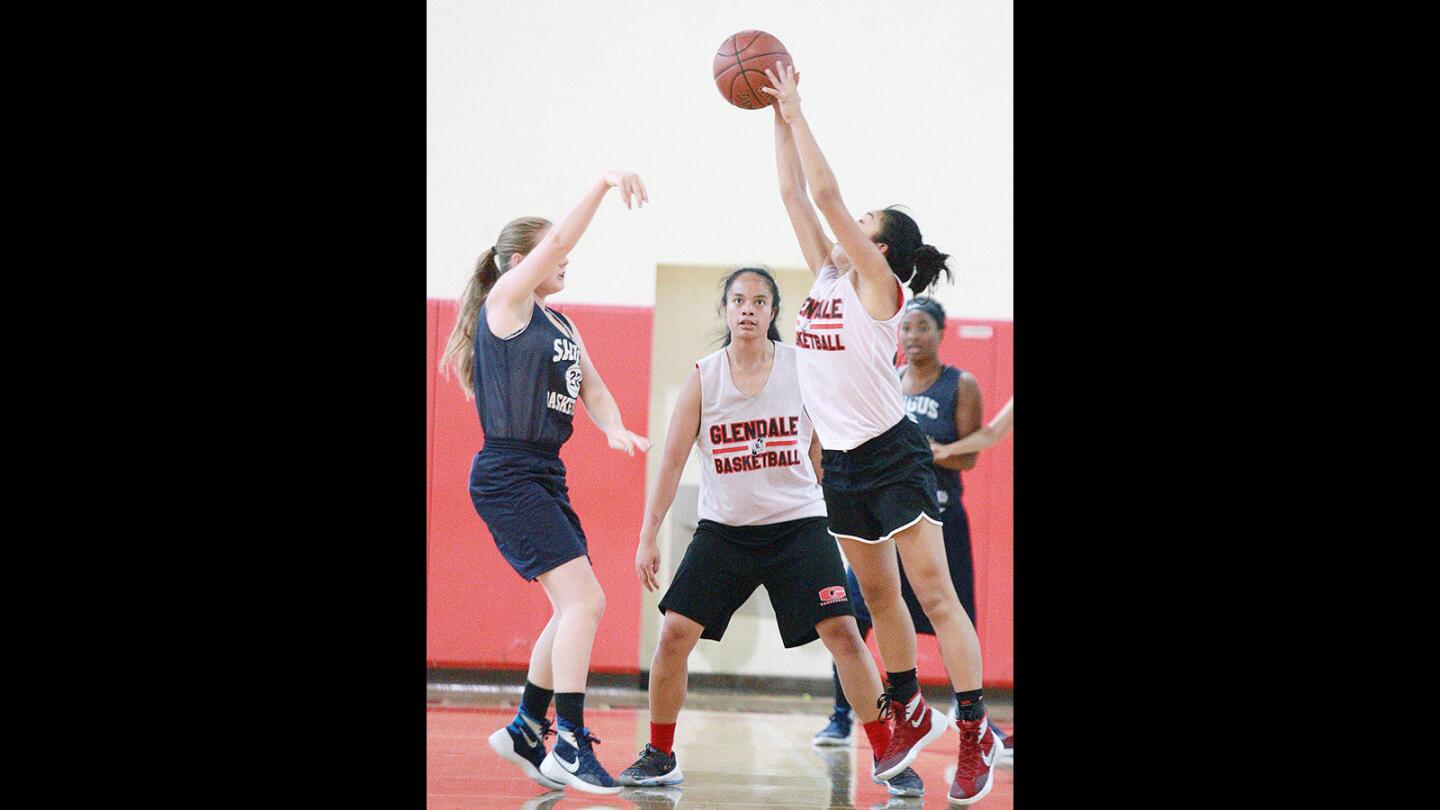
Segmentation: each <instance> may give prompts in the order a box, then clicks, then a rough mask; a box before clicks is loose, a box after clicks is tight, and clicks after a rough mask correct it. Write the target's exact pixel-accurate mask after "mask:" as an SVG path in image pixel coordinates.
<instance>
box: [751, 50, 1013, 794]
mask: <svg viewBox="0 0 1440 810" xmlns="http://www.w3.org/2000/svg"><path fill="white" fill-rule="evenodd" d="M765 74H766V77H767V78H769V80H770V86H769V87H763V88H761V92H764V93H766V94H768V95H770V96H772V97H773V99H774V103H773V104H772V106H773V107H775V156H776V166H777V170H778V172H779V178H780V196H781V200H782V201H783V202H784V205H785V211H786V213H787V214H788V215H789V218H790V224H791V226H792V227H793V228H794V230H795V236H796V238H797V239H798V240H799V242H800V249H801V252H802V253H804V255H805V263H806V264H807V265H808V266H809V267H810V270H811V272H812V273H814V274H815V282H814V284H813V285H812V286H811V287H810V294H809V296H808V297H807V298H806V300H805V303H804V304H802V305H801V307H800V311H799V313H798V316H797V318H796V324H795V346H796V348H797V349H798V350H799V351H798V357H797V359H798V364H797V368H798V371H799V376H800V387H801V391H802V394H803V397H804V404H805V412H806V413H807V414H808V415H809V416H810V419H811V420H812V421H813V422H814V425H815V434H816V435H817V436H819V438H820V444H821V446H822V448H823V452H822V453H821V465H822V467H823V468H824V477H823V479H822V480H821V487H822V489H823V491H824V496H825V507H826V511H827V513H828V521H829V531H830V533H831V534H832V535H834V536H835V537H837V538H839V540H840V544H841V546H842V548H843V549H844V551H845V557H846V558H847V559H848V560H849V561H850V565H851V568H852V569H853V570H854V572H855V575H856V579H857V580H858V581H859V583H860V588H861V591H862V592H863V593H864V595H865V601H866V603H867V604H868V605H869V607H870V615H871V618H872V619H873V620H874V622H875V637H876V641H877V642H878V643H879V646H880V656H881V658H882V659H883V660H884V662H885V669H886V674H887V676H888V680H889V686H888V687H887V688H886V693H885V695H884V696H882V701H883V703H884V704H885V705H884V707H883V708H884V710H885V711H888V712H889V713H890V714H891V717H892V721H891V722H892V723H893V732H892V734H891V737H890V743H889V745H888V746H887V747H886V750H885V751H884V753H883V754H881V755H880V758H879V761H878V762H877V764H876V771H875V776H876V778H878V779H881V780H885V779H888V778H890V777H891V776H893V775H894V774H896V773H898V772H900V771H901V770H903V769H904V768H905V767H906V766H908V765H909V764H910V763H911V762H913V761H914V759H915V757H916V756H918V755H919V752H920V750H921V749H923V748H924V747H925V746H927V745H929V744H930V743H931V742H934V741H935V740H936V739H937V738H939V736H940V735H941V734H943V733H944V732H945V729H946V728H947V727H948V726H949V723H948V721H947V720H946V718H945V716H944V715H942V714H941V713H940V712H937V711H935V710H934V709H931V708H930V707H929V706H927V705H926V704H925V697H924V694H923V693H921V691H920V683H919V679H918V678H917V677H916V672H915V626H914V623H913V622H912V621H911V618H910V612H909V611H908V610H907V609H906V607H905V600H904V599H903V598H902V596H901V587H900V572H899V564H898V559H899V558H904V560H905V571H906V573H907V574H908V575H909V579H910V584H911V586H912V587H913V588H914V591H915V595H916V597H917V599H918V600H919V602H920V606H921V608H923V610H924V613H925V615H926V616H927V617H928V618H929V619H930V623H931V624H932V625H933V627H934V629H935V637H936V639H937V640H938V641H939V643H940V654H941V657H942V658H943V659H944V661H945V669H946V671H947V672H948V673H949V675H950V681H951V685H952V686H953V687H954V689H955V701H956V703H957V704H958V706H959V719H958V720H957V721H956V725H957V727H958V730H959V733H960V746H959V751H958V753H957V757H956V765H955V779H954V781H953V782H951V784H950V791H949V794H948V797H947V798H948V800H949V801H950V803H952V804H960V805H965V804H972V803H974V802H977V801H979V800H980V799H981V798H983V797H984V796H985V795H986V794H988V793H989V791H990V789H991V787H993V785H994V779H993V778H992V776H993V767H994V764H995V761H996V760H997V759H998V758H999V756H1000V754H1001V752H1002V751H1003V750H1004V744H1003V743H1002V742H1001V741H1000V738H999V737H997V736H996V735H995V734H994V733H993V732H992V731H991V729H990V724H989V721H988V718H987V717H986V715H985V706H984V700H983V697H982V692H981V661H980V639H979V638H978V637H977V636H976V635H975V626H974V624H973V623H972V622H971V621H970V617H969V616H968V615H966V613H965V609H964V608H963V607H962V606H961V604H960V599H959V597H958V596H957V595H956V593H955V585H954V583H953V582H952V581H951V579H950V571H949V567H948V565H947V562H946V558H945V544H944V540H943V537H942V533H941V526H942V520H941V515H940V506H939V503H938V502H937V499H936V496H935V493H936V488H937V487H936V480H935V472H934V467H933V464H932V462H933V460H934V456H933V454H932V453H931V451H930V443H929V441H928V440H927V439H926V438H925V435H924V434H923V433H921V432H920V429H919V428H918V427H916V425H915V423H914V422H911V421H910V420H909V419H908V418H907V417H906V415H905V406H904V400H903V397H902V395H901V388H900V379H899V377H898V376H897V375H896V374H895V365H894V351H895V345H896V342H897V338H898V333H899V329H900V320H901V314H902V307H903V305H904V303H905V294H904V288H903V287H902V286H901V285H902V284H904V285H906V286H908V287H909V288H910V290H911V291H912V292H914V293H916V294H919V293H921V292H924V291H925V290H927V289H929V288H930V286H931V285H933V284H934V283H935V281H936V279H937V278H938V277H939V275H940V273H941V272H942V271H943V272H944V273H946V275H947V277H948V275H949V272H950V271H949V268H948V267H947V266H946V264H945V260H946V258H948V257H947V256H946V254H943V253H941V252H940V251H939V250H936V249H935V248H934V247H933V246H931V245H927V244H925V243H924V241H923V240H922V238H921V236H920V228H919V226H918V225H916V224H915V221H914V220H913V219H912V218H911V217H910V216H909V215H908V214H906V213H904V212H903V211H900V210H898V209H895V208H887V209H884V210H874V211H868V212H866V213H865V214H864V215H863V216H861V217H860V218H859V219H858V220H857V219H855V218H854V217H852V216H851V214H850V211H849V209H848V208H847V207H846V205H845V202H844V200H842V199H841V196H840V187H839V184H838V183H837V182H836V180H835V175H834V174H833V173H832V172H831V170H830V165H829V163H828V162H826V160H825V156H824V154H823V153H822V152H821V151H820V146H819V144H818V143H817V142H816V140H815V135H814V134H813V133H812V132H811V131H810V125H809V122H808V121H806V119H805V116H804V114H803V113H802V112H801V109H800V95H799V92H798V89H797V81H798V77H797V74H796V73H795V70H794V68H793V67H790V66H784V65H782V64H781V63H779V62H776V64H775V69H774V70H773V71H771V70H766V71H765ZM873 104H874V102H873V101H872V100H869V99H866V100H864V101H860V100H856V102H855V105H854V109H853V110H852V112H853V113H855V114H856V115H873V114H874V113H873V112H872V109H873ZM807 190H808V197H807ZM811 200H813V201H814V205H813V207H812V205H811ZM816 208H818V209H819V212H820V214H821V215H823V216H824V217H825V222H826V224H828V225H829V226H830V230H831V231H832V232H833V233H834V234H835V240H836V241H835V242H833V243H832V242H831V241H830V240H829V238H828V237H827V236H826V235H825V232H824V231H823V230H822V229H821V227H820V220H819V218H818V217H817V216H816V213H815V209H816ZM897 553H898V555H899V557H898V558H897Z"/></svg>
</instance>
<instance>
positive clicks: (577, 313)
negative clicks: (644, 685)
mask: <svg viewBox="0 0 1440 810" xmlns="http://www.w3.org/2000/svg"><path fill="white" fill-rule="evenodd" d="M557 308H558V309H561V310H562V311H563V312H564V313H565V314H566V315H567V316H569V317H571V318H572V319H574V320H575V321H576V323H577V324H578V325H579V327H580V330H581V334H582V335H584V337H585V345H586V347H587V348H588V349H589V350H590V352H591V354H592V358H593V361H594V363H595V365H596V367H597V368H598V369H599V371H600V373H601V375H603V377H604V379H605V383H606V385H608V386H609V387H610V390H611V392H612V393H613V394H614V395H615V400H616V402H617V403H618V404H619V406H620V411H621V413H623V414H624V415H625V424H626V426H628V427H629V428H630V429H631V430H634V431H636V432H637V433H643V432H644V431H645V429H646V426H647V425H648V424H649V413H648V406H649V397H650V332H651V322H652V318H651V308H650V307H615V306H584V305H570V306H565V307H557ZM429 318H430V323H431V326H432V329H431V337H430V340H429V357H430V363H429V368H430V372H431V373H430V375H429V379H428V380H427V382H426V385H427V392H428V396H429V406H430V413H431V424H430V426H429V435H430V448H431V449H430V459H429V465H428V468H427V471H426V475H427V481H428V484H429V486H430V511H429V514H428V515H427V521H426V528H427V532H428V537H427V547H428V549H429V553H428V556H427V560H428V580H429V582H428V586H429V587H428V617H429V625H428V628H429V629H428V633H427V637H426V649H427V658H428V663H429V665H430V666H434V667H485V668H492V667H493V668H524V667H525V666H526V665H527V663H528V661H529V656H530V645H531V643H532V642H533V641H534V639H535V637H536V636H538V635H539V634H540V631H541V629H543V628H544V626H545V622H546V620H547V619H548V618H549V615H550V605H549V601H548V600H546V598H545V594H544V592H543V591H542V590H541V588H540V587H539V586H538V585H535V584H533V583H527V582H524V581H522V580H521V579H520V577H519V576H517V575H516V574H515V572H514V571H513V570H511V568H510V566H509V565H507V564H506V563H505V561H504V560H503V559H502V558H501V557H500V553H499V552H498V551H496V549H495V543H494V541H493V540H492V539H491V538H490V535H489V533H488V532H487V531H486V530H485V525H484V523H482V522H481V520H480V518H479V517H478V516H477V515H476V514H475V509H474V507H472V506H471V505H470V496H469V493H468V492H467V490H466V485H467V480H468V475H469V471H470V459H471V457H472V456H473V455H474V453H475V451H476V450H478V449H479V448H480V445H481V444H482V435H481V432H480V426H479V420H478V419H477V418H476V416H475V406H474V403H472V402H470V401H468V400H466V399H465V396H464V394H463V393H462V392H461V390H460V386H459V385H458V383H456V382H455V381H454V380H453V379H447V378H443V377H440V378H437V375H438V363H439V355H440V352H442V351H443V350H444V348H445V341H446V338H447V337H448V336H449V334H450V329H451V328H452V326H453V324H454V319H455V302H454V301H445V300H432V301H430V302H429ZM963 327H970V328H971V329H972V330H975V329H978V330H979V331H982V332H983V331H984V329H987V328H988V329H989V330H990V334H989V336H988V337H964V336H962V334H961V333H962V331H965V330H964V329H963ZM1013 347H1014V325H1013V324H1012V323H1010V322H1002V321H961V320H957V319H953V318H952V319H950V321H949V322H948V324H947V328H946V330H945V338H944V341H943V342H942V343H941V346H940V356H941V358H942V359H944V360H945V361H946V362H948V363H950V364H951V365H956V366H959V367H961V368H963V369H965V370H967V371H969V372H971V373H972V374H974V375H975V377H976V379H977V381H978V382H979V384H980V393H981V396H982V397H983V398H984V402H985V418H986V419H987V420H988V419H989V418H990V417H991V416H993V415H994V414H995V412H996V411H998V410H999V408H1000V406H1001V405H1003V404H1004V403H1005V400H1006V399H1007V398H1009V397H1010V395H1011V393H1012V392H1013V390H1014V389H1013V385H1014V383H1013V379H1014V378H1013V374H1012V369H1013V361H1012V356H1013ZM581 410H582V408H577V409H576V411H577V414H576V420H575V421H576V425H575V435H574V436H573V437H572V438H571V440H570V441H569V442H568V443H567V444H566V446H565V449H564V450H563V451H562V452H561V457H562V458H563V459H564V460H565V465H566V467H567V468H568V471H569V482H570V498H571V501H572V503H573V504H574V506H575V510H576V512H578V513H579V515H580V520H581V522H582V523H583V524H584V526H585V533H586V536H587V537H588V539H589V543H590V552H591V559H592V561H593V562H594V565H595V575H596V577H597V578H598V579H599V580H600V584H601V585H602V586H603V587H604V589H605V597H606V609H605V617H604V618H603V619H601V622H600V632H599V633H598V634H597V636H596V639H595V648H594V653H593V655H592V658H591V662H592V669H593V670H594V671H596V672H620V673H634V672H638V671H639V663H638V662H639V626H640V585H639V583H638V581H637V580H636V578H635V575H634V570H633V568H634V557H635V538H636V535H637V533H638V532H639V530H640V522H641V519H642V517H643V513H644V508H645V487H646V482H645V461H644V459H643V458H642V457H640V456H639V455H637V456H636V457H635V458H633V459H632V458H630V457H629V456H626V455H624V454H623V453H618V452H616V451H614V450H611V449H610V448H609V446H608V445H607V444H606V443H605V438H604V436H603V435H601V433H600V431H599V430H598V429H597V428H596V427H595V425H594V423H592V422H591V421H590V420H589V417H588V416H581V415H580V413H579V411H581ZM650 438H651V440H652V442H655V443H656V444H657V445H663V441H664V437H663V436H658V437H656V436H652V437H650ZM1013 442H1014V439H1013V437H1012V438H1007V439H1006V440H1005V441H1003V442H1001V443H1000V444H999V445H997V446H995V447H992V448H990V449H989V450H986V451H984V452H982V453H981V454H980V461H979V463H978V464H977V465H976V467H975V469H974V470H971V471H969V472H964V473H961V475H962V476H964V482H965V496H964V499H965V508H966V510H967V511H968V513H969V515H970V527H971V541H972V543H973V545H974V553H975V569H976V582H975V592H976V594H975V595H976V602H977V604H978V605H979V608H978V610H979V613H980V620H979V623H978V628H977V629H978V630H979V633H980V645H981V652H982V655H983V656H984V661H985V684H986V685H987V686H1011V685H1013V680H1014V646H1013V643H1012V639H1013V637H1014V636H1013V633H1014V629H1013V625H1012V606H1013V604H1014V598H1013V593H1014V590H1013V587H1012V573H1013V567H1012V560H1013V557H1012V554H1011V550H1012V548H1013V536H1014V535H1013V514H1012V511H1011V488H1012V451H1011V447H1012V444H1013ZM656 451H657V452H658V448H657V449H656ZM870 644H871V648H872V649H875V641H874V634H871V639H870ZM877 654H878V653H877ZM917 654H918V657H919V661H918V663H919V668H920V676H921V681H922V682H924V683H927V684H938V683H943V682H944V681H945V675H944V667H943V665H942V664H941V659H940V654H939V647H938V646H937V645H936V643H935V639H934V638H933V637H930V636H921V637H920V638H919V639H918V642H917Z"/></svg>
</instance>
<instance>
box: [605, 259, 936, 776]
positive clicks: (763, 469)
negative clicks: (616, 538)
mask: <svg viewBox="0 0 1440 810" xmlns="http://www.w3.org/2000/svg"><path fill="white" fill-rule="evenodd" d="M721 290H722V292H721V302H722V307H723V312H724V313H725V322H726V333H725V345H724V346H723V347H722V348H721V349H720V350H719V351H716V352H713V353H711V354H709V355H707V356H706V357H703V358H701V359H700V361H699V362H697V363H696V364H695V371H693V372H692V373H691V374H690V376H689V378H687V379H686V380H685V384H684V386H683V387H682V388H681V389H680V396H679V397H678V398H677V400H676V402H675V411H674V413H673V414H672V415H671V417H670V429H669V431H668V433H667V435H666V438H665V455H664V459H663V461H662V464H661V467H660V473H659V476H658V478H657V479H656V481H655V486H654V487H653V488H652V489H651V492H650V498H649V502H648V503H647V505H646V509H645V523H644V525H643V526H642V527H641V529H640V540H639V543H638V544H637V547H636V550H635V573H636V575H637V576H638V577H639V578H640V581H641V583H642V584H644V586H645V587H646V589H648V590H652V591H653V590H655V588H656V587H657V584H656V581H655V575H656V573H658V572H659V569H660V550H659V545H658V543H657V540H656V535H657V534H658V533H659V531H660V524H661V523H662V522H663V521H664V519H665V514H666V513H667V512H668V511H669V510H670V505H671V503H673V502H674V499H675V488H676V486H677V485H678V484H679V482H680V473H681V471H682V470H683V469H684V467H685V461H686V459H688V458H689V457H690V453H691V450H692V448H694V449H696V450H697V451H698V453H699V456H700V465H701V473H700V504H699V511H700V522H699V525H698V526H697V527H696V529H695V536H694V538H692V539H691V541H690V545H689V546H688V547H687V548H686V550H685V558H684V560H682V561H681V562H680V567H679V569H678V570H676V572H675V579H674V581H673V582H671V583H670V588H669V589H668V590H667V591H666V592H665V595H664V596H663V597H662V598H661V600H660V610H661V612H662V613H664V614H665V621H664V624H663V626H662V627H661V630H660V643H659V645H658V646H657V647H656V649H655V655H654V657H653V658H652V659H651V661H650V743H649V744H648V745H646V746H645V749H644V750H643V751H641V752H640V758H639V759H638V760H637V761H636V762H635V764H634V765H631V766H630V767H629V768H627V769H626V770H625V771H624V772H623V773H621V774H620V781H621V782H622V783H623V784H627V785H667V784H675V783H677V782H679V781H681V779H682V778H683V776H682V773H681V770H680V765H679V762H678V761H677V758H676V756H675V753H674V751H673V750H672V744H673V742H674V737H675V724H676V722H677V720H678V717H679V714H680V708H681V706H682V705H683V704H684V702H685V687H686V677H687V660H688V659H689V656H690V652H691V650H693V649H694V648H695V645H696V644H697V643H699V641H700V639H702V638H704V639H710V640H712V641H719V640H720V639H721V638H722V637H724V635H725V628H726V627H727V626H728V625H729V623H730V617H731V616H732V615H733V614H734V613H735V611H736V610H738V609H739V608H740V606H741V605H742V604H744V602H745V600H746V599H748V598H750V594H752V593H754V591H755V589H756V588H758V587H760V586H762V585H763V586H764V587H765V590H766V592H767V593H768V594H769V595H770V602H771V603H772V604H773V605H774V607H775V619H776V622H777V623H778V624H779V626H780V637H781V640H782V642H783V643H784V645H785V646H786V647H798V646H800V645H802V644H808V643H810V642H812V641H814V640H816V639H817V638H818V639H820V640H821V641H822V642H823V643H824V644H825V647H826V649H828V650H829V651H830V653H831V655H833V656H834V657H835V663H836V666H837V668H838V670H839V676H838V677H839V679H840V682H841V683H842V684H843V685H844V688H845V690H846V691H847V692H849V693H850V694H851V695H852V696H854V697H855V698H856V703H857V705H859V706H861V709H860V710H857V714H859V716H860V720H861V722H862V723H864V727H865V731H866V733H867V734H869V736H870V742H871V746H872V747H873V748H874V750H875V752H876V753H877V754H878V753H880V752H882V751H884V750H885V748H886V747H887V745H888V744H889V738H890V730H889V727H888V725H887V724H886V723H885V721H884V720H883V719H882V718H881V717H880V711H879V706H878V703H879V697H880V695H881V692H882V689H881V685H880V673H879V671H878V670H876V668H875V661H874V659H872V658H871V657H870V651H869V650H868V649H867V648H866V647H865V642H864V641H862V640H861V638H860V631H859V628H858V627H857V626H856V624H855V615H854V612H853V611H852V609H851V606H850V605H851V600H850V595H849V592H848V591H847V589H846V587H845V564H844V562H843V561H842V560H841V558H840V550H839V548H838V547H837V546H836V545H835V540H834V539H832V538H831V537H830V535H829V534H828V533H827V531H826V521H825V499H824V496H823V495H822V494H821V492H820V486H819V484H818V483H817V481H816V470H817V469H818V461H819V457H820V453H819V449H820V448H819V445H817V444H816V443H815V441H814V440H813V430H812V427H811V424H810V419H809V417H808V416H806V415H805V412H804V410H803V409H802V407H801V404H800V400H801V397H800V383H799V379H798V378H797V376H796V366H795V363H796V349H795V347H793V346H788V345H786V344H784V343H782V342H780V332H779V330H778V329H776V327H775V319H776V317H777V314H778V312H779V307H780V289H779V287H778V286H777V285H776V284H775V279H774V278H773V277H772V276H771V275H770V273H769V272H768V271H767V270H765V269H764V268H759V267H742V268H740V269H738V270H736V271H734V272H732V273H730V274H729V275H728V276H727V277H726V278H725V279H724V280H723V282H722V284H721ZM764 753H765V754H767V755H768V754H770V753H772V751H771V749H770V748H769V747H767V748H766V749H765V751H764ZM876 781H881V782H883V783H884V784H886V786H887V788H888V790H889V791H890V794H891V795H894V796H920V795H923V793H924V785H923V784H922V783H921V781H920V777H919V776H917V775H916V774H915V772H914V771H913V770H911V769H909V768H905V769H902V770H901V771H900V772H898V773H896V774H892V775H890V776H889V778H888V779H887V780H876Z"/></svg>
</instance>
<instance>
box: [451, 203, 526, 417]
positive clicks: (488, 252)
mask: <svg viewBox="0 0 1440 810" xmlns="http://www.w3.org/2000/svg"><path fill="white" fill-rule="evenodd" d="M548 227H550V220H548V219H544V218H541V217H520V218H519V219H513V220H511V221H510V222H508V223H506V225H505V227H504V228H501V229H500V237H499V238H498V239H496V240H495V244H494V245H492V246H490V247H488V248H486V249H485V252H484V253H481V254H480V258H479V259H477V260H476V262H475V272H474V273H472V274H470V280H469V281H468V282H466V284H465V292H463V293H461V294H460V312H459V313H458V314H457V315H456V316H455V328H454V329H451V330H450V340H449V342H447V343H446V344H445V354H444V355H442V356H441V358H440V370H441V371H443V372H445V373H446V374H447V375H449V374H452V373H453V374H454V375H455V376H456V377H458V378H459V380H460V387H461V388H463V389H465V396H467V397H470V398H471V399H474V398H475V330H476V328H477V323H478V322H479V320H480V308H481V307H482V306H484V305H485V297H486V296H487V295H489V294H490V290H491V288H492V287H494V286H495V282H497V281H499V280H500V276H501V274H503V273H504V272H505V271H506V270H509V269H510V268H509V267H508V266H506V265H507V264H508V262H509V261H510V257H511V256H513V255H515V254H516V253H522V254H524V253H529V252H530V251H531V250H533V249H534V247H535V243H536V242H538V241H539V236H540V232H541V231H543V230H544V229H545V228H548Z"/></svg>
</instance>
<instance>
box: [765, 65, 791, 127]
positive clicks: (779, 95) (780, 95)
mask: <svg viewBox="0 0 1440 810" xmlns="http://www.w3.org/2000/svg"><path fill="white" fill-rule="evenodd" d="M777 74H778V75H777ZM765 77H766V78H767V79H769V80H770V84H771V85H772V87H762V88H760V92H762V93H764V94H766V95H769V96H774V98H775V106H776V108H778V109H779V110H780V117H781V118H784V119H785V123H787V124H788V123H790V122H791V121H793V120H795V118H796V117H797V116H799V115H800V74H799V73H798V72H797V71H796V70H795V66H794V65H786V64H783V63H781V62H776V63H775V70H774V71H771V69H770V68H765Z"/></svg>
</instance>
